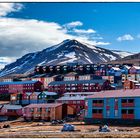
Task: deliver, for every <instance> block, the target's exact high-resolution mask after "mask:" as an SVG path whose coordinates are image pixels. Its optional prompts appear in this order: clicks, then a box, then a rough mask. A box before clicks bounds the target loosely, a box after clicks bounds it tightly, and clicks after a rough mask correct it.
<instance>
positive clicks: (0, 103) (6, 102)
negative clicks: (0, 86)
mask: <svg viewBox="0 0 140 140" xmlns="http://www.w3.org/2000/svg"><path fill="white" fill-rule="evenodd" d="M9 102H10V101H0V105H2V104H9Z"/></svg>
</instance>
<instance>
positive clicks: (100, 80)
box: [49, 79, 106, 85]
mask: <svg viewBox="0 0 140 140" xmlns="http://www.w3.org/2000/svg"><path fill="white" fill-rule="evenodd" d="M105 81H106V80H105V79H99V80H75V81H53V82H51V83H49V85H63V84H90V83H93V84H96V83H99V84H100V85H103V83H104V82H105Z"/></svg>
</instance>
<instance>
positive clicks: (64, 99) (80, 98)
mask: <svg viewBox="0 0 140 140" xmlns="http://www.w3.org/2000/svg"><path fill="white" fill-rule="evenodd" d="M85 97H86V96H72V97H69V96H63V97H60V98H59V99H57V101H68V100H70V101H71V100H72V101H74V100H78V101H79V100H85Z"/></svg>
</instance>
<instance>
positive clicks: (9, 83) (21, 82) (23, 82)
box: [0, 81, 38, 85]
mask: <svg viewBox="0 0 140 140" xmlns="http://www.w3.org/2000/svg"><path fill="white" fill-rule="evenodd" d="M36 82H38V81H16V82H0V85H15V84H17V85H20V84H34V83H36Z"/></svg>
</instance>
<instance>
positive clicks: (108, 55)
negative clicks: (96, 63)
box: [104, 53, 117, 60]
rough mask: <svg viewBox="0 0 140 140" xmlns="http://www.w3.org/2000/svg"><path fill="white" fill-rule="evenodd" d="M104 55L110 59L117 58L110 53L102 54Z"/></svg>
mask: <svg viewBox="0 0 140 140" xmlns="http://www.w3.org/2000/svg"><path fill="white" fill-rule="evenodd" d="M104 55H105V56H106V57H108V58H109V59H110V60H116V59H117V58H116V57H115V56H113V55H110V54H106V53H105V54H104Z"/></svg>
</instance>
